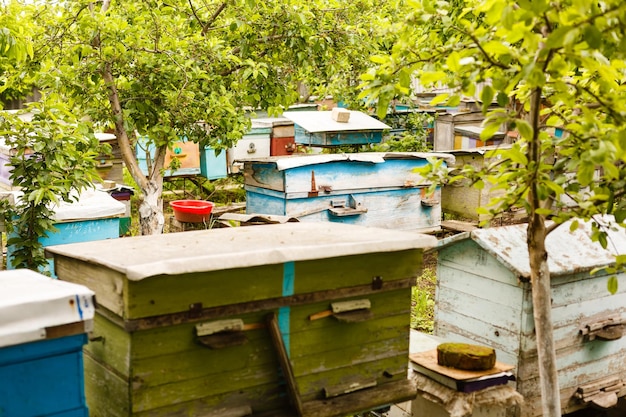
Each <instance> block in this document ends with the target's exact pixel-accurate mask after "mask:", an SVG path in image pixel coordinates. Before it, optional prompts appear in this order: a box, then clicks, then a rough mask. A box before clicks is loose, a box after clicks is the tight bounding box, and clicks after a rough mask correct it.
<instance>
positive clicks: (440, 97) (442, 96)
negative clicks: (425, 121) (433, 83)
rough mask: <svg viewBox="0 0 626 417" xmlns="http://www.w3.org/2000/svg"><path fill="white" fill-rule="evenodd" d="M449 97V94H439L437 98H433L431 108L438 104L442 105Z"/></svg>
mask: <svg viewBox="0 0 626 417" xmlns="http://www.w3.org/2000/svg"><path fill="white" fill-rule="evenodd" d="M448 97H450V94H448V93H443V94H437V95H436V96H435V97H433V99H432V100H430V103H428V104H430V105H431V106H436V105H438V104H441V103H443V102H445V101H446V100H447V99H448Z"/></svg>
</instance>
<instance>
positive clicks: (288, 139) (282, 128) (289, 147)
mask: <svg viewBox="0 0 626 417" xmlns="http://www.w3.org/2000/svg"><path fill="white" fill-rule="evenodd" d="M255 122H256V123H259V124H261V125H264V126H268V127H270V128H271V129H272V130H271V133H270V156H282V155H292V154H293V153H294V152H295V151H296V141H295V129H294V124H293V122H292V121H291V120H289V119H287V118H286V117H267V118H263V119H255Z"/></svg>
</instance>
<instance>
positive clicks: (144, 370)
mask: <svg viewBox="0 0 626 417" xmlns="http://www.w3.org/2000/svg"><path fill="white" fill-rule="evenodd" d="M435 244H436V239H435V238H434V237H432V236H427V235H421V234H419V233H412V232H400V231H395V230H387V229H376V228H366V227H359V226H351V225H345V224H333V225H331V224H313V223H285V224H270V225H263V226H250V227H233V228H223V229H213V230H201V231H191V232H185V233H169V234H165V235H158V236H139V237H132V238H124V239H118V240H117V241H116V242H112V241H99V242H87V243H81V244H70V245H60V246H55V247H48V248H47V251H48V253H49V254H51V255H53V256H54V261H55V267H56V273H57V275H58V277H59V278H60V279H62V280H67V281H73V282H78V283H84V284H86V285H88V286H90V287H91V288H93V289H94V291H95V292H96V296H97V297H98V309H97V311H96V320H95V326H94V335H95V336H96V337H98V338H100V339H101V342H97V341H94V342H92V343H90V344H89V346H88V347H87V349H86V350H85V368H86V373H85V376H86V383H85V384H86V392H87V399H88V404H89V408H90V410H91V415H92V417H102V416H133V417H147V416H163V417H165V416H171V417H178V416H182V415H194V416H203V417H224V416H232V417H236V416H247V415H261V414H263V413H266V414H263V415H264V416H269V415H271V416H279V415H280V416H282V415H294V414H295V415H301V416H311V417H312V416H315V417H324V416H326V417H331V416H332V417H340V416H345V415H351V414H355V413H358V412H361V411H365V410H368V409H372V408H376V407H380V406H384V405H389V404H393V403H396V402H401V401H405V400H407V399H410V398H412V397H414V396H415V387H414V386H413V385H412V384H411V383H410V381H409V380H408V379H407V377H406V376H407V367H408V359H407V358H408V349H409V318H410V314H409V311H410V297H411V286H412V285H414V283H415V278H416V276H417V275H418V274H419V272H420V271H421V265H422V253H423V250H424V248H427V247H432V246H434V245H435ZM268 317H269V318H271V320H270V321H268ZM294 408H295V409H298V410H299V413H294V412H293V409H294ZM290 409H291V411H290ZM283 411H287V413H286V414H281V413H282V412H283Z"/></svg>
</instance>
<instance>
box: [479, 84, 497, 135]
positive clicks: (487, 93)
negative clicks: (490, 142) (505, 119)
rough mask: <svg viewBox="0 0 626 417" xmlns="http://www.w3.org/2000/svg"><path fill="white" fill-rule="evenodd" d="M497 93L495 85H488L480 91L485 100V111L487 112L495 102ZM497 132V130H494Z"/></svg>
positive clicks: (482, 98) (482, 99) (483, 100)
mask: <svg viewBox="0 0 626 417" xmlns="http://www.w3.org/2000/svg"><path fill="white" fill-rule="evenodd" d="M494 95H495V93H494V90H493V87H492V86H490V85H486V86H485V87H484V88H483V91H482V92H481V93H480V99H481V101H482V102H483V105H482V107H483V112H486V111H487V109H488V108H489V106H491V103H492V102H493V96H494ZM494 133H495V132H494Z"/></svg>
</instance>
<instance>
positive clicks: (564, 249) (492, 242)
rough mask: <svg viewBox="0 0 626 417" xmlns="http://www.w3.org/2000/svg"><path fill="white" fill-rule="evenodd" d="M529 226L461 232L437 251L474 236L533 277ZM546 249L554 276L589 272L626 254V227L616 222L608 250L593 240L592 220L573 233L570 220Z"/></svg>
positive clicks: (520, 272) (512, 266) (515, 269)
mask: <svg viewBox="0 0 626 417" xmlns="http://www.w3.org/2000/svg"><path fill="white" fill-rule="evenodd" d="M609 221H610V220H609ZM605 222H607V221H606V220H605ZM607 224H608V222H607ZM527 227H528V225H526V224H518V225H511V226H502V227H490V228H487V229H477V230H474V231H472V232H465V233H461V234H459V235H456V236H452V237H450V238H447V239H443V240H441V241H440V242H439V244H438V245H437V250H439V249H441V248H443V247H446V246H450V245H452V244H454V243H455V242H458V241H461V240H465V239H472V240H473V241H475V242H476V243H477V244H478V245H480V246H481V247H482V248H483V249H484V250H486V251H487V252H489V253H490V254H492V255H494V256H495V257H496V258H497V259H498V260H500V261H501V262H502V263H503V264H504V265H505V266H506V267H507V268H509V269H510V270H511V271H513V272H514V273H516V274H518V275H519V276H521V277H524V278H530V260H529V256H528V246H527V243H526V229H527ZM546 249H547V251H548V267H549V269H550V274H551V275H554V276H558V275H567V274H572V273H576V272H582V271H590V270H592V269H594V268H600V267H604V266H607V265H611V264H613V263H614V262H615V255H618V254H626V229H624V228H622V227H620V226H618V225H615V224H613V225H612V227H611V228H610V230H609V245H608V247H607V249H603V248H602V246H600V244H599V243H598V242H593V241H592V240H591V224H590V223H582V222H580V227H579V228H578V229H577V230H575V231H573V232H571V231H570V223H569V222H568V223H565V224H563V225H561V226H559V227H558V228H557V229H556V230H554V231H553V232H552V233H550V234H549V235H548V237H547V238H546Z"/></svg>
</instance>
